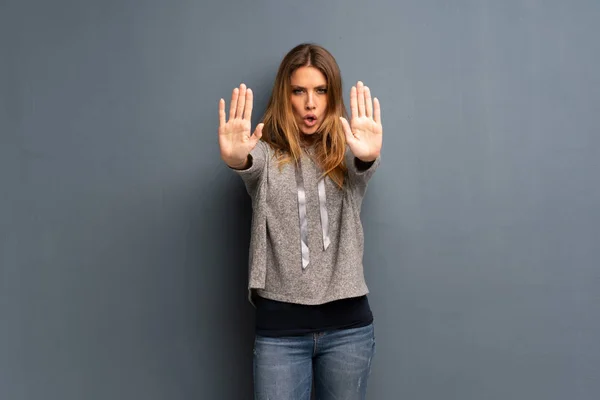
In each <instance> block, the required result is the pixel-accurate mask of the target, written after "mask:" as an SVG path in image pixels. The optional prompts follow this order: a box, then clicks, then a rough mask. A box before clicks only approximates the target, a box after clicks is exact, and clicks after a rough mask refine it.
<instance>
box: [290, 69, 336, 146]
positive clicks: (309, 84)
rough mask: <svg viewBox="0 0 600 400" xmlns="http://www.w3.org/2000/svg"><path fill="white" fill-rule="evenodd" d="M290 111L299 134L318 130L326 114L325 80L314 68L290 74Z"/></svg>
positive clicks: (309, 133) (298, 70) (308, 133)
mask: <svg viewBox="0 0 600 400" xmlns="http://www.w3.org/2000/svg"><path fill="white" fill-rule="evenodd" d="M290 84H291V89H292V98H291V101H292V111H293V113H294V118H295V119H296V123H297V124H298V126H299V127H300V132H302V133H303V134H305V135H312V134H313V133H315V132H317V131H318V130H319V127H320V126H321V124H322V123H323V120H324V119H325V116H326V112H327V80H326V79H325V75H323V73H322V72H321V71H319V70H318V69H316V68H315V67H300V68H298V69H297V70H295V71H294V72H293V73H292V76H291V79H290Z"/></svg>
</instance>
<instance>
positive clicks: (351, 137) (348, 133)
mask: <svg viewBox="0 0 600 400" xmlns="http://www.w3.org/2000/svg"><path fill="white" fill-rule="evenodd" d="M340 120H341V121H342V127H343V128H344V133H345V134H346V142H347V143H350V142H353V141H354V140H355V139H356V138H355V137H354V135H353V134H352V129H350V124H349V123H348V121H347V120H346V118H344V117H340Z"/></svg>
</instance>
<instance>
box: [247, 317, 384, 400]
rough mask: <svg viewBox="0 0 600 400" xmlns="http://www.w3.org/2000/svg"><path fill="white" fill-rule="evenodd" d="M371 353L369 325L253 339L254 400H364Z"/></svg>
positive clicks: (372, 344)
mask: <svg viewBox="0 0 600 400" xmlns="http://www.w3.org/2000/svg"><path fill="white" fill-rule="evenodd" d="M374 354H375V334H374V329H373V324H371V325H368V326H365V327H363V328H353V329H341V330H333V331H325V332H320V333H312V334H307V335H302V336H289V337H273V338H272V337H265V336H258V335H257V336H256V339H255V342H254V397H255V399H256V400H310V394H311V387H312V383H313V376H314V388H315V398H316V399H317V400H336V399H344V400H364V399H365V398H366V391H367V378H368V377H369V374H370V372H371V361H372V359H373V355H374Z"/></svg>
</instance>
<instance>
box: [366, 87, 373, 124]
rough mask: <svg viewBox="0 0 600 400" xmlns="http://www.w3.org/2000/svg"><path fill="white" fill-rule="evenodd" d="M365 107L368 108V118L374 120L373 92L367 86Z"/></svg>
mask: <svg viewBox="0 0 600 400" xmlns="http://www.w3.org/2000/svg"><path fill="white" fill-rule="evenodd" d="M365 106H366V112H367V117H368V118H372V117H373V100H372V99H371V90H370V89H369V87H368V86H365Z"/></svg>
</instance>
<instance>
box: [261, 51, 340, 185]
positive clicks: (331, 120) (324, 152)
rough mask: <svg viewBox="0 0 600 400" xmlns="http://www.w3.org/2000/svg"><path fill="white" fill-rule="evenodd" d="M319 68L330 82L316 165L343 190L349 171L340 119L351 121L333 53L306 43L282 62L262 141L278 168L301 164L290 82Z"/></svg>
mask: <svg viewBox="0 0 600 400" xmlns="http://www.w3.org/2000/svg"><path fill="white" fill-rule="evenodd" d="M308 66H311V67H314V68H317V69H318V70H319V71H321V73H322V74H323V75H324V76H325V78H326V80H327V111H326V116H325V119H324V120H323V123H322V124H321V126H320V127H319V130H318V131H317V132H316V133H315V134H314V135H316V137H318V141H317V142H316V143H315V146H314V149H315V162H316V163H317V164H318V165H319V166H320V167H321V169H322V170H323V175H328V176H329V178H330V179H331V180H332V181H333V182H335V183H336V184H337V185H338V186H339V187H340V188H341V187H342V186H343V184H344V176H345V173H346V171H347V168H346V164H345V161H344V155H345V152H346V137H345V135H344V129H343V126H342V123H341V121H340V118H339V117H344V118H346V119H348V116H347V113H346V107H345V106H344V99H343V94H342V77H341V73H340V68H339V66H338V64H337V62H336V61H335V58H334V57H333V55H331V53H329V52H328V51H327V50H325V49H324V48H323V47H321V46H319V45H316V44H312V43H303V44H300V45H298V46H296V47H294V48H293V49H292V50H290V51H289V52H288V53H287V54H286V56H285V57H284V58H283V60H282V61H281V64H280V65H279V70H278V71H277V76H276V78H275V83H274V85H273V91H272V93H271V98H270V99H269V103H268V105H267V109H266V111H265V114H264V117H263V122H264V124H265V125H264V128H263V137H262V140H264V141H265V142H267V143H269V144H270V145H271V147H272V148H274V149H275V154H276V155H277V159H278V160H279V165H280V166H283V165H284V164H285V163H288V162H291V161H295V162H297V161H298V160H300V158H301V156H302V147H301V146H300V135H301V133H300V128H299V127H298V124H297V123H296V120H295V119H294V116H293V112H292V105H291V101H290V97H291V94H292V89H291V84H290V79H291V76H292V74H293V73H294V71H295V70H297V69H298V68H300V67H308Z"/></svg>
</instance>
